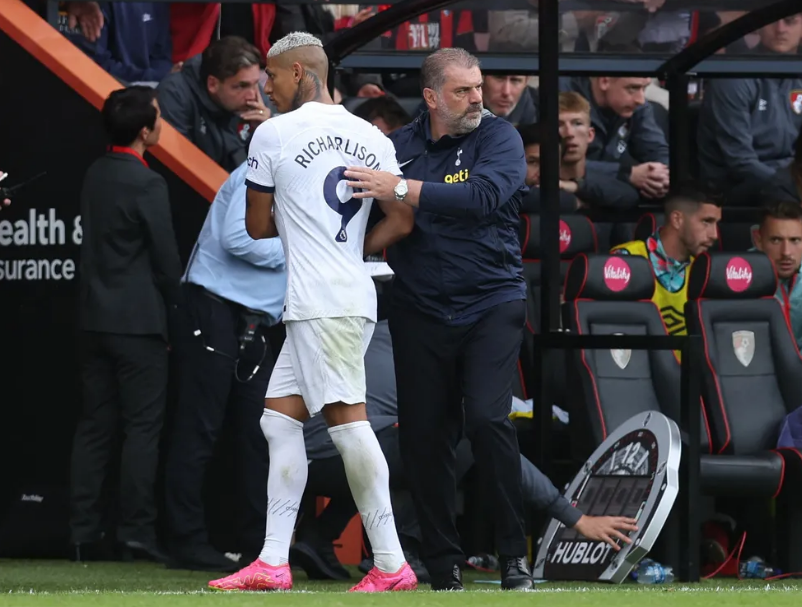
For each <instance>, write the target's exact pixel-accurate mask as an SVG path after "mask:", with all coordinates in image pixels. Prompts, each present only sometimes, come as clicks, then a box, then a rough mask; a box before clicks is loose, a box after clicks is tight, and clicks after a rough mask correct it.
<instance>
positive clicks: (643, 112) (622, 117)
mask: <svg viewBox="0 0 802 607" xmlns="http://www.w3.org/2000/svg"><path fill="white" fill-rule="evenodd" d="M650 83H651V80H650V79H649V78H613V77H607V76H601V77H594V78H585V77H576V78H571V79H568V80H563V81H561V85H560V86H561V89H562V90H564V91H573V92H575V93H579V94H580V95H582V96H583V97H584V98H585V99H587V100H588V101H589V102H590V107H591V112H590V118H591V125H592V126H593V130H594V138H593V141H592V142H590V145H589V147H588V152H587V168H588V170H594V171H596V170H598V171H602V172H604V173H605V174H607V175H609V176H611V177H617V178H618V179H619V180H621V181H623V182H624V183H628V184H630V185H632V186H633V187H634V188H635V189H636V190H638V192H639V193H640V195H641V196H643V197H644V198H647V199H661V198H663V197H664V196H665V195H666V193H667V192H668V185H669V172H668V143H667V141H666V136H665V133H664V132H663V130H662V129H661V128H660V127H659V126H658V124H657V122H656V121H655V117H654V110H653V108H652V106H651V105H650V104H649V103H648V102H647V101H646V98H645V91H646V88H647V87H648V86H649V84H650Z"/></svg>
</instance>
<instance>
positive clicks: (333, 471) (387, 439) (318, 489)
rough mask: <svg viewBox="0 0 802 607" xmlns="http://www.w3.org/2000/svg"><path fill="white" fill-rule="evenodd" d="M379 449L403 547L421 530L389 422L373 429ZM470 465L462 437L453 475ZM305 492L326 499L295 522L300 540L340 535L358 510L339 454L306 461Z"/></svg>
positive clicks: (458, 476) (418, 536) (395, 432)
mask: <svg viewBox="0 0 802 607" xmlns="http://www.w3.org/2000/svg"><path fill="white" fill-rule="evenodd" d="M376 439H377V440H378V441H379V446H380V447H381V450H382V453H383V454H384V457H385V459H386V460H387V467H388V468H389V470H390V494H391V499H392V503H393V517H394V518H395V526H396V531H397V532H398V535H399V538H400V540H401V545H402V546H403V547H404V549H405V550H406V549H407V548H409V547H412V546H414V547H417V546H419V545H420V543H421V530H420V525H419V524H418V516H417V513H416V512H415V505H414V502H413V500H412V499H411V494H410V493H409V484H408V482H407V479H406V475H405V474H404V464H403V462H402V460H401V449H400V447H399V440H398V427H396V426H390V427H388V428H384V429H382V430H380V431H379V432H377V433H376ZM472 465H473V456H472V454H471V445H470V443H469V442H468V441H467V440H463V441H461V442H460V444H459V445H458V446H457V461H456V473H455V475H456V479H457V482H458V483H459V481H461V480H462V478H463V477H464V476H465V474H466V473H467V472H468V470H469V468H470V467H471V466H472ZM306 492H307V494H308V495H313V496H325V497H328V498H330V499H329V503H328V505H327V506H326V508H325V509H324V510H323V512H321V513H320V516H318V517H315V516H314V514H310V515H307V516H305V517H304V518H303V520H302V521H301V524H300V525H299V526H298V532H297V537H298V539H299V540H304V539H307V538H309V539H312V540H318V541H324V542H327V543H329V542H333V541H335V540H336V539H337V538H338V537H340V536H341V535H342V532H343V531H344V530H345V527H346V525H347V524H348V522H349V521H350V520H351V519H352V518H353V517H354V515H355V514H356V513H357V512H358V509H357V507H356V504H355V503H354V499H353V497H352V496H351V491H350V489H349V487H348V477H347V476H346V474H345V466H344V464H343V460H342V458H341V457H340V456H339V455H335V456H332V457H327V458H325V459H317V460H313V461H312V463H310V464H309V476H308V479H307V482H306Z"/></svg>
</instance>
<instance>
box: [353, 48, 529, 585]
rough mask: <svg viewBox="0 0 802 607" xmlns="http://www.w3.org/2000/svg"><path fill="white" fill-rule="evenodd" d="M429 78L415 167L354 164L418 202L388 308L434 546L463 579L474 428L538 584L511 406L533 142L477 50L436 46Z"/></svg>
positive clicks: (519, 567)
mask: <svg viewBox="0 0 802 607" xmlns="http://www.w3.org/2000/svg"><path fill="white" fill-rule="evenodd" d="M421 81H422V86H423V96H424V98H425V100H426V103H427V105H428V108H429V111H428V112H424V113H423V114H422V115H420V116H419V117H418V118H417V119H416V120H415V121H414V122H412V123H411V124H409V125H407V126H405V127H403V128H401V129H399V130H397V131H395V132H394V133H393V135H392V137H391V138H392V140H393V142H394V144H395V147H396V155H397V159H398V163H399V166H400V167H401V170H402V171H403V173H404V177H405V179H402V180H399V178H398V177H395V176H394V175H392V174H390V173H386V172H378V173H377V172H372V171H369V170H368V171H365V170H362V171H360V170H352V171H349V172H346V176H348V177H351V178H353V179H354V181H352V182H349V183H352V184H353V185H354V186H357V187H361V188H364V189H365V190H366V192H365V193H364V194H362V195H360V197H363V196H374V197H376V198H379V199H382V198H393V197H394V198H395V199H396V200H400V201H403V202H405V203H407V204H410V205H411V206H413V207H416V208H417V212H416V222H415V228H414V230H413V231H412V233H411V234H410V235H409V236H408V237H407V238H406V239H404V240H402V241H400V242H398V243H397V244H396V245H395V246H394V247H392V248H391V249H390V250H389V251H388V262H389V263H390V266H391V267H392V268H393V270H394V271H395V279H394V284H393V288H392V292H393V294H392V301H391V306H390V310H389V314H388V318H389V323H390V331H391V334H392V340H393V352H394V357H395V367H396V381H397V386H398V421H399V439H400V447H401V453H402V457H403V460H404V468H405V470H406V472H407V474H408V475H409V482H410V489H411V490H412V493H413V496H414V497H415V501H416V505H417V509H418V517H419V519H420V525H421V531H422V537H423V544H422V546H421V557H422V559H423V560H424V562H425V564H426V566H427V568H428V570H429V573H430V574H431V577H432V588H433V589H435V590H461V589H462V581H461V578H460V570H459V564H460V563H464V561H465V556H464V554H463V552H462V550H461V548H460V541H459V536H458V534H457V529H456V525H455V518H456V517H455V510H456V485H455V480H454V463H455V456H454V447H455V446H456V444H457V442H458V441H459V438H460V434H461V433H462V432H463V431H464V433H465V434H466V435H467V438H468V439H469V440H470V441H471V443H472V445H473V448H474V455H475V458H476V467H477V471H478V473H479V481H480V482H481V483H482V484H483V488H484V492H485V494H487V495H488V496H489V498H490V499H492V500H493V501H494V509H493V514H494V519H495V525H496V529H495V530H496V548H497V550H498V552H499V554H500V555H501V556H502V557H503V558H502V563H501V575H502V587H503V588H509V589H525V588H531V587H532V577H531V575H530V572H529V566H528V563H527V560H526V556H525V555H526V553H527V545H526V539H525V533H524V521H523V510H524V505H523V498H522V495H521V461H520V455H519V452H518V444H517V440H516V434H515V429H514V427H513V425H512V423H511V422H510V420H509V418H508V415H509V413H510V403H511V402H512V393H511V390H512V381H511V378H512V377H513V375H514V371H515V368H516V363H517V358H518V352H519V349H520V344H521V341H522V339H523V327H524V322H525V305H526V302H525V300H526V290H525V286H524V279H523V276H522V272H523V270H522V264H521V247H520V244H519V241H518V213H519V209H520V205H521V198H522V195H523V193H525V192H526V186H525V185H524V179H525V176H526V161H525V159H524V149H523V143H522V141H521V138H520V136H519V135H518V133H517V132H516V130H515V127H513V126H512V125H511V124H510V123H509V122H507V121H505V120H503V119H500V118H496V117H495V116H493V115H492V114H491V113H490V112H483V110H482V95H481V87H482V73H481V71H480V69H479V64H478V61H477V60H476V58H475V57H473V56H472V55H470V54H469V53H467V52H466V51H464V50H462V49H457V48H450V49H442V50H440V51H437V52H436V53H434V54H432V55H430V56H429V57H428V58H427V59H426V60H425V61H424V63H423V66H422V70H421Z"/></svg>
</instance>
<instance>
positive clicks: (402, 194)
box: [393, 179, 409, 202]
mask: <svg viewBox="0 0 802 607" xmlns="http://www.w3.org/2000/svg"><path fill="white" fill-rule="evenodd" d="M393 192H395V199H396V200H398V201H399V202H401V201H403V200H404V198H406V197H407V192H409V186H408V185H407V180H406V179H402V180H401V181H399V182H398V185H397V186H395V188H394V189H393Z"/></svg>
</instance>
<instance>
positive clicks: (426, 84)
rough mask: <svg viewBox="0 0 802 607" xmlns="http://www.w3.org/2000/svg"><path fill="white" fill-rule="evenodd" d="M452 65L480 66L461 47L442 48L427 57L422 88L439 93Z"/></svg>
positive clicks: (422, 77) (421, 78)
mask: <svg viewBox="0 0 802 607" xmlns="http://www.w3.org/2000/svg"><path fill="white" fill-rule="evenodd" d="M270 50H273V49H270ZM452 65H453V66H456V67H462V68H466V69H472V68H474V67H479V59H477V58H476V57H475V56H474V55H471V54H470V53H469V52H468V51H466V50H465V49H461V48H441V49H440V50H439V51H435V52H434V53H432V54H431V55H429V56H428V57H426V59H424V60H423V65H421V69H420V83H421V90H422V89H432V90H434V91H436V92H438V93H439V92H440V90H441V89H442V88H443V85H444V84H445V82H446V69H447V68H448V67H449V66H452Z"/></svg>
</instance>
